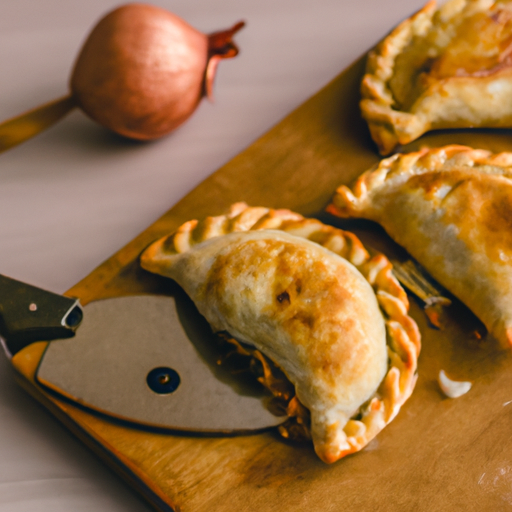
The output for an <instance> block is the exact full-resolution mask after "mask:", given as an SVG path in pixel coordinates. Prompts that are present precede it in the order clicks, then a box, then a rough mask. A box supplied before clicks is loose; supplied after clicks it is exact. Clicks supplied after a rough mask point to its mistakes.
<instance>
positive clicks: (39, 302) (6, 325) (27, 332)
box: [0, 274, 83, 355]
mask: <svg viewBox="0 0 512 512" xmlns="http://www.w3.org/2000/svg"><path fill="white" fill-rule="evenodd" d="M82 318H83V311H82V307H81V306H80V303H79V302H78V300H77V299H70V298H69V297H64V296H63V295H58V294H56V293H52V292H48V291H46V290H43V289H41V288H37V287H36V286H32V285H29V284H26V283H23V282H21V281H16V280H14V279H11V278H9V277H6V276H3V275H1V274H0V336H2V338H3V339H4V341H5V344H6V345H7V349H8V350H9V352H10V354H11V355H14V354H16V352H19V351H20V350H21V349H22V348H24V347H26V346H27V345H29V344H30V343H33V342H34V341H43V340H44V341H50V340H54V339H58V338H70V337H71V336H73V335H74V334H75V331H76V329H77V328H78V326H79V325H80V322H81V321H82Z"/></svg>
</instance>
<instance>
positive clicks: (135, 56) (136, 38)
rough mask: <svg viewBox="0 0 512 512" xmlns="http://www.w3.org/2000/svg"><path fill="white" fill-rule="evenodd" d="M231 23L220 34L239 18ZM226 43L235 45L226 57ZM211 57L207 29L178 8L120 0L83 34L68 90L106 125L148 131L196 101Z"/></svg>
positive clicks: (161, 130) (173, 123) (166, 127)
mask: <svg viewBox="0 0 512 512" xmlns="http://www.w3.org/2000/svg"><path fill="white" fill-rule="evenodd" d="M235 27H236V29H235ZM235 27H233V29H231V30H228V31H226V32H225V33H226V34H228V38H229V36H231V35H232V34H233V33H234V31H236V30H238V29H239V28H241V25H240V24H237V25H235ZM218 34H219V33H216V35H217V38H218ZM220 34H222V33H220ZM226 44H227V43H226ZM231 46H232V47H233V48H235V50H236V51H234V52H233V51H232V52H231V53H230V54H229V55H227V56H228V57H231V56H233V54H234V55H236V53H238V49H236V47H235V46H234V45H233V44H232V43H231ZM222 51H224V50H222ZM214 57H215V60H218V59H217V58H216V57H217V54H216V51H215V49H212V48H210V40H209V36H207V35H205V34H203V33H202V32H199V31H198V30H196V29H195V28H193V27H192V26H190V25H189V24H188V23H186V22H185V21H184V20H182V19H181V18H179V17H178V16H176V15H174V14H172V13H171V12H169V11H166V10H165V9H161V8H159V7H155V6H152V5H148V4H127V5H124V6H121V7H119V8H117V9H115V10H114V11H112V12H110V13H109V14H107V15H106V16H105V17H104V18H102V19H101V20H100V21H99V22H98V24H97V25H96V26H95V27H94V29H93V30H92V32H91V33H90V35H89V37H88V38H87V40H86V41H85V43H84V45H83V47H82V49H81V51H80V53H79V55H78V58H77V60H76V63H75V65H74V68H73V71H72V74H71V80H70V87H71V94H72V95H73V97H74V98H75V100H76V102H77V104H78V105H79V107H80V108H81V109H82V110H83V111H84V112H85V113H86V114H87V115H88V116H89V117H91V118H92V119H94V120H95V121H97V122H98V123H100V124H101V125H103V126H105V127H107V128H109V129H111V130H113V131H114V132H116V133H118V134H120V135H123V136H126V137H129V138H133V139H139V140H150V139H156V138H159V137H162V136H163V135H166V134H167V133H169V132H171V131H172V130H174V129H175V128H177V127H178V126H179V125H181V124H182V123H183V122H184V121H186V120H187V119H188V118H189V117H190V116H191V115H192V113H193V112H194V110H195V109H196V108H197V106H198V104H199V102H200V101H201V99H202V98H203V96H204V95H205V92H206V89H207V87H206V83H205V80H206V79H205V76H206V72H207V68H208V67H209V66H208V62H209V61H211V60H212V59H213V58H214ZM221 58H222V55H221ZM214 67H216V66H214ZM210 69H211V66H210ZM209 80H210V84H211V81H212V80H213V77H210V78H209ZM210 87H211V85H210Z"/></svg>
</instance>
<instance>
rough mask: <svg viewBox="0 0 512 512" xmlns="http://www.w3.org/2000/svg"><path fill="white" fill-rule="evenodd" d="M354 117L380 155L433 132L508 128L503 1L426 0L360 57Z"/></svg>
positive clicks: (507, 34)
mask: <svg viewBox="0 0 512 512" xmlns="http://www.w3.org/2000/svg"><path fill="white" fill-rule="evenodd" d="M361 94H362V100H361V111H362V115H363V117H364V118H365V119H366V121H367V122H368V126H369V128H370V132H371V135H372V138H373V140H374V141H375V142H376V144H377V146H378V148H379V151H380V153H381V154H383V155H388V154H389V153H391V152H392V151H393V150H394V149H395V148H396V146H397V145H398V144H407V143H409V142H411V141H413V140H415V139H417V138H418V137H420V136H421V135H422V134H423V133H425V132H427V131H429V130H434V129H441V128H469V127H495V128H499V127H501V128H504V127H511V126H512V99H511V98H512V4H511V2H510V0H502V1H496V2H494V1H492V0H449V1H448V2H447V3H446V4H444V5H442V6H441V7H440V8H439V9H436V3H435V1H434V0H432V1H430V2H428V3H427V4H426V5H425V6H424V7H423V9H421V10H420V11H419V12H417V13H416V14H414V15H413V16H411V17H410V18H408V19H406V20H405V21H403V22H402V23H401V24H400V25H398V27H397V28H395V29H394V30H393V31H392V32H391V33H390V34H389V35H388V36H387V37H386V38H385V39H384V40H383V41H382V42H381V43H380V44H379V45H378V46H377V47H376V48H375V50H373V51H371V52H370V53H369V55H368V60H367V68H366V74H365V75H364V78H363V81H362V85H361Z"/></svg>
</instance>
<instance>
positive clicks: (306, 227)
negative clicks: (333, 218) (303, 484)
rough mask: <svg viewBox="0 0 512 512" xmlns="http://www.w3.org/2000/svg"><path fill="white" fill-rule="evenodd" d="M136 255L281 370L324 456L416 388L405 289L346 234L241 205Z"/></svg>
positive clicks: (384, 420)
mask: <svg viewBox="0 0 512 512" xmlns="http://www.w3.org/2000/svg"><path fill="white" fill-rule="evenodd" d="M141 265H142V266H143V268H145V269H146V270H149V271H151V272H155V273H158V274H161V275H165V276H167V277H171V278H173V279H174V280H176V281H177V282H178V284H180V285H181V286H182V287H183V288H184V290H185V291H186V292H187V293H188V294H189V296H190V297H191V298H192V300H193V301H194V302H195V304H196V306H197V307H198V310H199V311H200V312H201V313H202V314H203V315H204V316H205V317H206V319H207V320H208V321H209V323H210V324H211V326H212V328H213V329H214V331H217V332H226V331H227V332H228V333H229V335H230V336H232V337H234V338H235V339H237V340H238V341H239V342H241V343H243V344H244V345H245V344H247V345H249V346H252V347H255V349H257V350H258V351H260V352H262V353H263V354H264V355H265V356H267V357H268V358H269V359H270V360H271V361H273V362H274V363H275V364H276V365H277V366H278V367H279V368H280V369H281V370H282V371H283V372H284V373H285V374H286V376H287V377H288V379H289V380H290V382H291V383H292V384H293V385H294V386H295V391H296V396H297V398H298V400H299V401H300V403H301V404H303V405H304V406H305V407H307V409H308V410H309V412H310V415H311V425H310V434H311V437H312V439H313V443H314V446H315V450H316V452H317V454H318V455H319V457H320V458H321V459H322V460H324V461H325V462H328V463H331V462H334V461H336V460H338V459H339V458H341V457H343V456H345V455H348V454H349V453H353V452H356V451H358V450H360V449H361V448H363V447H364V446H365V445H366V444H367V443H368V442H369V441H370V440H371V439H372V438H373V437H374V436H375V435H376V434H377V433H378V432H379V431H380V430H382V428H384V426H385V425H387V424H388V423H389V422H390V421H391V420H392V419H393V418H394V417H395V416H396V414H397V413H398V411H399V409H400V407H401V405H402V404H403V403H404V402H405V401H406V400H407V398H408V397H409V396H410V394H411V392H412V390H413V388H414V385H415V382H416V368H417V358H418V354H419V351H420V336H419V331H418V328H417V326H416V324H415V322H414V321H413V320H412V319H411V318H410V317H409V316H408V314H407V311H408V300H407V296H406V294H405V292H404V290H403V289H402V288H401V286H400V285H399V283H398V282H397V280H396V279H395V278H394V276H393V274H392V272H391V264H390V263H389V261H388V260H387V259H386V258H385V257H384V256H383V255H377V256H374V257H370V255H369V254H368V252H367V251H366V250H365V248H364V247H363V245H362V244H361V242H360V241H359V240H358V239H357V237H356V236H355V235H353V234H352V233H348V232H345V231H342V230H339V229H336V228H334V227H332V226H327V225H325V224H323V223H321V222H320V221H317V220H314V219H305V218H304V217H302V216H301V215H299V214H296V213H293V212H291V211H289V210H272V209H268V208H251V207H248V206H247V205H246V204H244V203H237V204H235V205H233V206H232V207H231V211H230V212H229V213H228V214H227V215H221V216H218V217H208V218H207V219H205V220H203V221H201V222H198V221H196V220H194V221H190V222H187V223H185V224H184V225H182V226H181V227H180V228H179V229H178V230H177V231H176V232H175V233H174V234H172V235H170V236H167V237H164V238H161V239H159V240H157V241H156V242H154V243H153V244H152V245H150V246H149V247H148V248H147V249H146V250H145V251H144V252H143V254H142V255H141ZM296 405H297V404H295V406H296ZM282 434H283V435H285V436H288V435H289V434H290V432H289V431H288V430H286V429H284V430H283V431H282Z"/></svg>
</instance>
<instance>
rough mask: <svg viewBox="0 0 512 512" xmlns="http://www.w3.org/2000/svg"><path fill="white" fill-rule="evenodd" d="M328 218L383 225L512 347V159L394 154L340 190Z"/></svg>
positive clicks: (443, 151) (445, 151) (456, 151)
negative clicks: (365, 220)
mask: <svg viewBox="0 0 512 512" xmlns="http://www.w3.org/2000/svg"><path fill="white" fill-rule="evenodd" d="M328 211H329V212H331V213H333V214H335V215H338V216H340V217H364V218H366V219H370V220H373V221H376V222H378V223H379V224H381V225H382V226H383V227H384V229H385V230H386V231H387V233H388V234H389V235H390V236H391V238H393V239H394V240H395V241H396V242H397V243H398V244H400V245H402V246H403V247H404V248H405V249H407V251H409V253H410V254H411V255H412V256H413V257H414V258H415V259H416V260H417V261H418V262H419V263H420V264H421V265H423V267H425V269H426V270H427V271H428V272H429V273H430V274H431V275H432V276H433V277H434V278H435V279H436V280H437V281H438V282H439V283H440V284H441V285H443V286H444V287H445V288H446V289H447V290H449V291H450V292H452V293H453V294H454V295H455V296H457V297H458V298H459V299H460V300H461V301H462V302H464V303H465V304H466V305H467V306H468V307H469V308H470V309H471V310H472V311H473V312H474V313H475V314H476V316H478V317H479V318H480V320H482V322H483V323H484V324H485V326H486V327H487V329H488V330H489V331H490V332H491V333H492V334H493V335H494V336H495V337H496V338H497V339H498V340H499V341H500V342H501V343H502V344H503V345H505V346H510V345H511V344H512V153H500V154H492V153H490V152H489V151H484V150H478V149H471V148H469V147H465V146H445V147H442V148H436V149H423V150H421V151H418V152H415V153H409V154H403V155H402V154H396V155H393V156H392V157H389V158H387V159H385V160H382V161H381V162H380V164H379V165H378V166H377V167H376V168H374V169H371V170H369V171H367V172H365V173H364V174H363V175H361V176H360V177H359V179H358V180H357V182H356V183H355V185H354V187H353V191H351V190H349V189H348V188H347V187H345V186H341V187H339V188H338V190H337V191H336V194H335V196H334V198H333V201H332V204H331V205H330V206H329V207H328Z"/></svg>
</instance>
